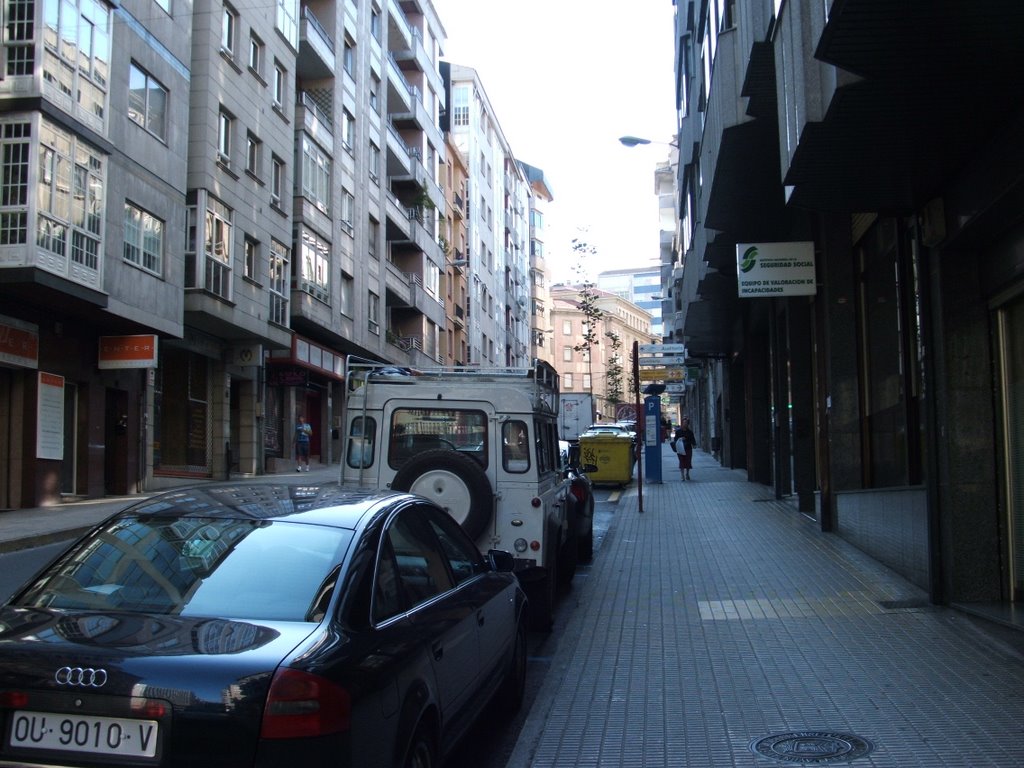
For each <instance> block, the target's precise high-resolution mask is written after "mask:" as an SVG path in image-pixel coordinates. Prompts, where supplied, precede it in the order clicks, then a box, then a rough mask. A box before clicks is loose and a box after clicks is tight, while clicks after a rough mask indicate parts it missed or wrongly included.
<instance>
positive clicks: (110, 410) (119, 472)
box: [103, 388, 128, 496]
mask: <svg viewBox="0 0 1024 768" xmlns="http://www.w3.org/2000/svg"><path fill="white" fill-rule="evenodd" d="M103 432H104V440H105V443H106V448H105V449H104V453H103V486H104V492H105V493H106V494H108V495H114V496H123V495H125V494H127V493H128V393H127V392H126V391H124V390H123V389H110V388H108V389H107V399H106V414H105V419H104V430H103Z"/></svg>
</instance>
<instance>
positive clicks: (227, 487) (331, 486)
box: [119, 483, 424, 530]
mask: <svg viewBox="0 0 1024 768" xmlns="http://www.w3.org/2000/svg"><path fill="white" fill-rule="evenodd" d="M411 501H420V502H423V501H424V500H423V499H419V498H418V497H416V496H413V495H411V494H408V493H400V492H397V491H377V490H360V489H354V488H351V489H350V488H343V487H342V486H340V485H338V484H337V483H325V484H320V485H283V484H281V485H278V484H257V483H253V484H245V483H232V484H224V485H216V486H200V487H192V488H182V489H177V490H173V491H167V492H165V493H161V494H159V495H158V496H154V497H153V498H151V499H147V500H146V501H142V502H139V503H138V504H133V505H132V506H130V507H128V508H127V509H125V510H123V511H122V512H121V513H120V514H119V516H123V517H140V516H148V515H157V516H161V517H179V518H189V517H201V518H239V519H240V518H245V519H250V520H285V519H287V520H290V521H294V522H302V523H311V524H317V525H329V526H333V527H335V528H348V529H352V530H355V529H356V528H358V527H359V526H360V524H361V523H362V522H363V521H364V520H368V519H369V518H370V517H372V516H373V515H374V514H376V513H377V512H380V511H382V510H391V509H394V508H395V507H396V506H398V505H400V504H401V503H403V502H411Z"/></svg>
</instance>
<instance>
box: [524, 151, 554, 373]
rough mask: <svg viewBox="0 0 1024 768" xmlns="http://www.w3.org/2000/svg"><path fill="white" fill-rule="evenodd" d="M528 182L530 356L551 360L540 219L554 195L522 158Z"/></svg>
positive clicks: (547, 282)
mask: <svg viewBox="0 0 1024 768" xmlns="http://www.w3.org/2000/svg"><path fill="white" fill-rule="evenodd" d="M519 165H520V167H521V168H522V169H523V172H524V173H525V174H526V179H527V181H528V182H529V184H530V189H531V190H532V194H531V195H530V198H529V201H530V260H529V270H530V273H529V278H528V279H529V284H530V291H531V295H530V313H529V314H530V353H529V354H530V358H531V359H534V358H536V359H539V360H546V361H547V362H549V363H551V362H553V361H552V359H551V357H550V350H549V348H548V345H547V344H546V339H547V334H548V333H550V332H551V331H550V329H551V319H550V317H551V295H550V290H549V286H550V285H551V271H550V270H549V269H548V264H547V258H546V256H545V254H544V242H545V234H544V221H545V218H546V216H547V210H548V204H549V203H551V202H552V201H553V200H554V199H555V196H554V193H553V192H552V191H551V184H550V183H549V181H548V179H547V178H546V177H545V175H544V171H543V170H542V169H540V168H536V167H534V166H532V165H529V164H527V163H524V162H520V163H519Z"/></svg>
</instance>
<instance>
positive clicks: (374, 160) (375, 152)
mask: <svg viewBox="0 0 1024 768" xmlns="http://www.w3.org/2000/svg"><path fill="white" fill-rule="evenodd" d="M369 171H370V181H372V182H374V183H376V182H378V181H379V180H380V147H378V146H377V145H376V144H374V143H372V142H371V143H370V163H369Z"/></svg>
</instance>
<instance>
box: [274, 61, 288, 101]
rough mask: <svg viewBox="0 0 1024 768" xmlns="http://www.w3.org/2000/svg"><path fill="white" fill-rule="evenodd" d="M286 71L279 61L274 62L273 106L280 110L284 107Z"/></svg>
mask: <svg viewBox="0 0 1024 768" xmlns="http://www.w3.org/2000/svg"><path fill="white" fill-rule="evenodd" d="M287 77H288V75H287V72H286V70H285V68H284V66H282V64H281V62H279V61H275V62H274V106H275V107H277V108H278V109H280V110H283V109H284V99H285V83H286V82H287Z"/></svg>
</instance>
